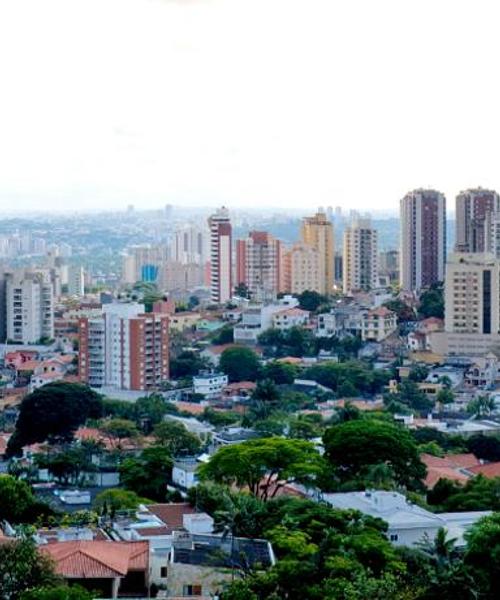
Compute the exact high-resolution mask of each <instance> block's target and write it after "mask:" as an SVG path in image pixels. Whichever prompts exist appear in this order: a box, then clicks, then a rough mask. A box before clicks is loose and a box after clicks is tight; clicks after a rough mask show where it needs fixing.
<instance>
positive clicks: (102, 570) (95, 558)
mask: <svg viewBox="0 0 500 600" xmlns="http://www.w3.org/2000/svg"><path fill="white" fill-rule="evenodd" d="M39 549H40V551H41V552H44V553H46V554H48V555H49V556H50V557H51V558H52V560H53V561H54V562H55V571H56V573H58V574H59V575H62V576H63V577H65V578H68V579H71V578H73V579H74V578H89V579H98V578H105V579H107V578H111V577H124V576H125V575H126V574H127V573H128V572H129V571H132V570H135V571H138V570H146V569H148V568H149V543H148V542H101V541H73V542H56V543H55V544H48V545H47V546H42V547H40V548H39Z"/></svg>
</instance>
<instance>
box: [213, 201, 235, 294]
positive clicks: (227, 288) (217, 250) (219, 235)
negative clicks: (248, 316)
mask: <svg viewBox="0 0 500 600" xmlns="http://www.w3.org/2000/svg"><path fill="white" fill-rule="evenodd" d="M208 227H209V229H210V292H211V300H212V302H214V303H216V304H223V303H224V302H227V301H228V300H230V299H231V296H232V292H233V278H232V228H231V221H230V218H229V211H228V210H227V209H226V208H224V207H222V208H220V209H219V210H217V211H216V212H215V213H214V214H213V215H211V216H210V217H209V219H208Z"/></svg>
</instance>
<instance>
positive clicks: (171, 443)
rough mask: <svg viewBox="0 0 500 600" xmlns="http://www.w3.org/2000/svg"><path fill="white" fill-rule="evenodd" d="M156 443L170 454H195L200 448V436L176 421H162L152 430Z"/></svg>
mask: <svg viewBox="0 0 500 600" xmlns="http://www.w3.org/2000/svg"><path fill="white" fill-rule="evenodd" d="M153 435H154V437H155V438H156V443H157V444H158V445H159V446H163V447H164V448H166V449H167V450H168V451H169V453H170V454H171V455H172V456H181V455H190V454H196V453H197V452H199V451H200V449H201V440H200V438H199V437H198V436H197V435H196V434H194V433H191V432H190V431H188V429H187V428H186V426H185V425H184V424H183V423H179V422H178V421H163V422H162V423H159V424H158V425H157V426H156V427H155V428H154V430H153Z"/></svg>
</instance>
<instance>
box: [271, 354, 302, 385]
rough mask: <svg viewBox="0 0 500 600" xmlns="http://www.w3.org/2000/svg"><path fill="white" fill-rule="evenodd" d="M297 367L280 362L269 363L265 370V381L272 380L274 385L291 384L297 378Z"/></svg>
mask: <svg viewBox="0 0 500 600" xmlns="http://www.w3.org/2000/svg"><path fill="white" fill-rule="evenodd" d="M297 372H298V371H297V367H296V366H295V365H291V364H289V363H286V362H282V361H279V360H272V361H270V362H268V363H267V364H266V365H265V367H264V369H263V376H264V379H270V380H271V381H273V382H274V383H276V384H278V385H281V384H284V383H286V384H291V383H293V381H294V379H295V378H296V377H297Z"/></svg>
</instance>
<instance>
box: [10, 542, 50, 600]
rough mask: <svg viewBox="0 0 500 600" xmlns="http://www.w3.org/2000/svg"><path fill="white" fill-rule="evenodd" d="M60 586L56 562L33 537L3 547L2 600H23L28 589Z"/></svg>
mask: <svg viewBox="0 0 500 600" xmlns="http://www.w3.org/2000/svg"><path fill="white" fill-rule="evenodd" d="M58 583H61V582H60V579H59V578H58V577H57V576H56V575H55V574H54V569H53V565H52V562H51V561H50V560H49V558H48V557H47V556H45V555H44V554H42V553H39V552H38V550H37V547H36V545H35V543H34V541H33V540H32V539H31V538H23V539H18V540H16V541H12V542H5V543H3V544H0V600H19V598H21V597H22V594H23V592H26V591H27V590H30V589H33V588H37V587H43V586H49V587H53V586H55V585H57V584H58Z"/></svg>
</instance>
